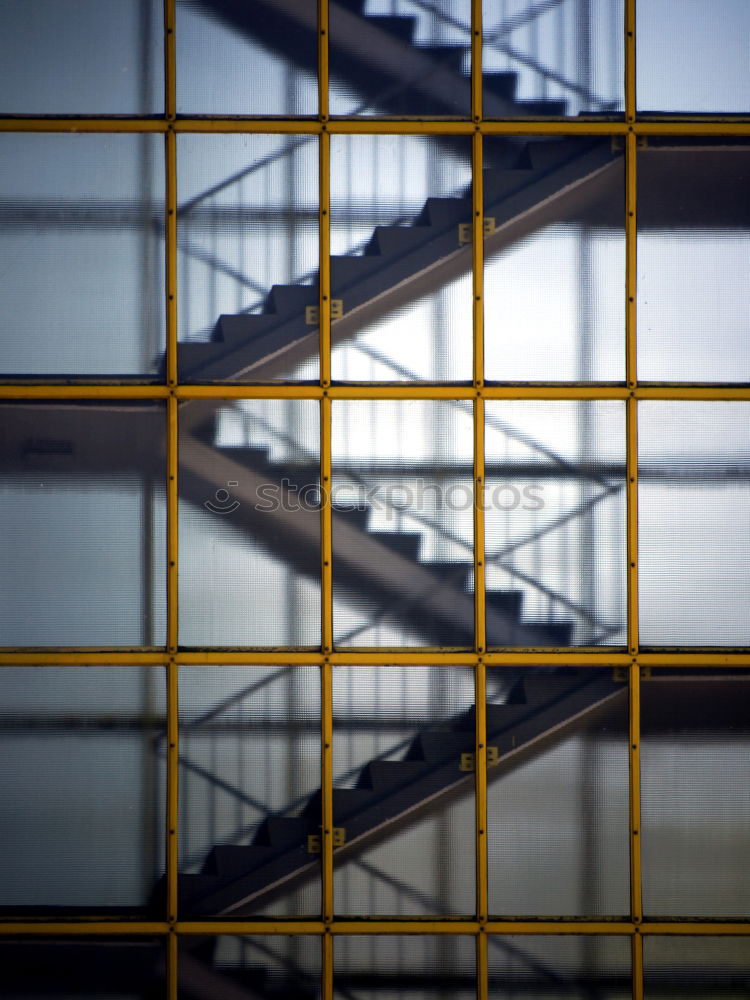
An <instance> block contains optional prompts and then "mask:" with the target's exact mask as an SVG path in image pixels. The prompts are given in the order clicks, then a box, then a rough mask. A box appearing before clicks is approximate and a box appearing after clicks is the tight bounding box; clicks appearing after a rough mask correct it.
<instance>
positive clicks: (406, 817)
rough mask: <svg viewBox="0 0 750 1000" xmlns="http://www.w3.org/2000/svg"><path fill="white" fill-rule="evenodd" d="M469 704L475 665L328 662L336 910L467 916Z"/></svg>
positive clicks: (471, 895)
mask: <svg viewBox="0 0 750 1000" xmlns="http://www.w3.org/2000/svg"><path fill="white" fill-rule="evenodd" d="M473 705H474V675H473V671H472V670H471V669H466V668H461V667H411V668H408V667H407V668H404V667H387V666H378V667H337V668H336V669H335V671H334V676H333V714H334V743H333V757H334V779H333V783H334V791H333V820H334V825H335V826H336V827H339V828H341V829H343V830H344V831H345V832H344V834H343V836H344V838H345V840H344V844H343V846H342V847H340V848H339V850H338V851H337V852H336V853H335V854H334V869H335V871H334V874H335V879H334V893H335V906H336V913H337V914H338V915H342V916H343V915H347V916H368V917H374V916H378V915H389V916H398V917H416V916H420V917H422V916H446V915H451V914H453V915H464V914H469V913H473V912H474V906H475V888H474V887H475V882H474V850H473V843H474V839H475V837H474V824H475V819H474V817H475V806H474V775H473V773H472V772H471V771H469V770H463V771H462V770H461V760H462V758H461V754H462V753H468V752H472V751H473V749H474V745H475V736H474V711H473Z"/></svg>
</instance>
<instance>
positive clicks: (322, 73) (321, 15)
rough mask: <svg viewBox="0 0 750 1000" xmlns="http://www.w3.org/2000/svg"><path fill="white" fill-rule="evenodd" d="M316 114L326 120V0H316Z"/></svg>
mask: <svg viewBox="0 0 750 1000" xmlns="http://www.w3.org/2000/svg"><path fill="white" fill-rule="evenodd" d="M318 114H319V116H320V118H321V120H322V121H326V120H327V118H328V0H318Z"/></svg>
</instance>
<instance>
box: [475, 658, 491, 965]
mask: <svg viewBox="0 0 750 1000" xmlns="http://www.w3.org/2000/svg"><path fill="white" fill-rule="evenodd" d="M474 681H475V685H474V686H475V705H476V709H475V715H476V734H475V739H476V746H475V760H476V770H475V772H474V774H475V794H476V908H477V920H478V921H479V922H480V924H484V923H486V921H487V919H488V918H489V913H488V908H489V903H488V899H489V894H488V885H487V880H488V871H487V668H486V666H485V663H484V661H483V660H482V659H479V661H478V662H477V665H476V666H475V668H474ZM479 982H480V983H481V977H480V979H479Z"/></svg>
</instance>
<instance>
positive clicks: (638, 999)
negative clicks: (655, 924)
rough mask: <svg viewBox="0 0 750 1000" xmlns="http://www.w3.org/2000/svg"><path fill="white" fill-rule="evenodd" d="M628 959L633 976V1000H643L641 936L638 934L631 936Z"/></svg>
mask: <svg viewBox="0 0 750 1000" xmlns="http://www.w3.org/2000/svg"><path fill="white" fill-rule="evenodd" d="M630 959H631V967H632V975H633V1000H643V935H642V934H640V933H639V932H636V933H635V934H632V935H631V938H630Z"/></svg>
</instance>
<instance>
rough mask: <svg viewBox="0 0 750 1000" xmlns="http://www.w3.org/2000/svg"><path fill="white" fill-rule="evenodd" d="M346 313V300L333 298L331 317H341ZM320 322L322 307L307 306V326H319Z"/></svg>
mask: <svg viewBox="0 0 750 1000" xmlns="http://www.w3.org/2000/svg"><path fill="white" fill-rule="evenodd" d="M343 315H344V300H343V299H331V319H341V317H342V316H343ZM319 322H320V307H319V306H305V323H306V324H307V326H317V325H318V323H319Z"/></svg>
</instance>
